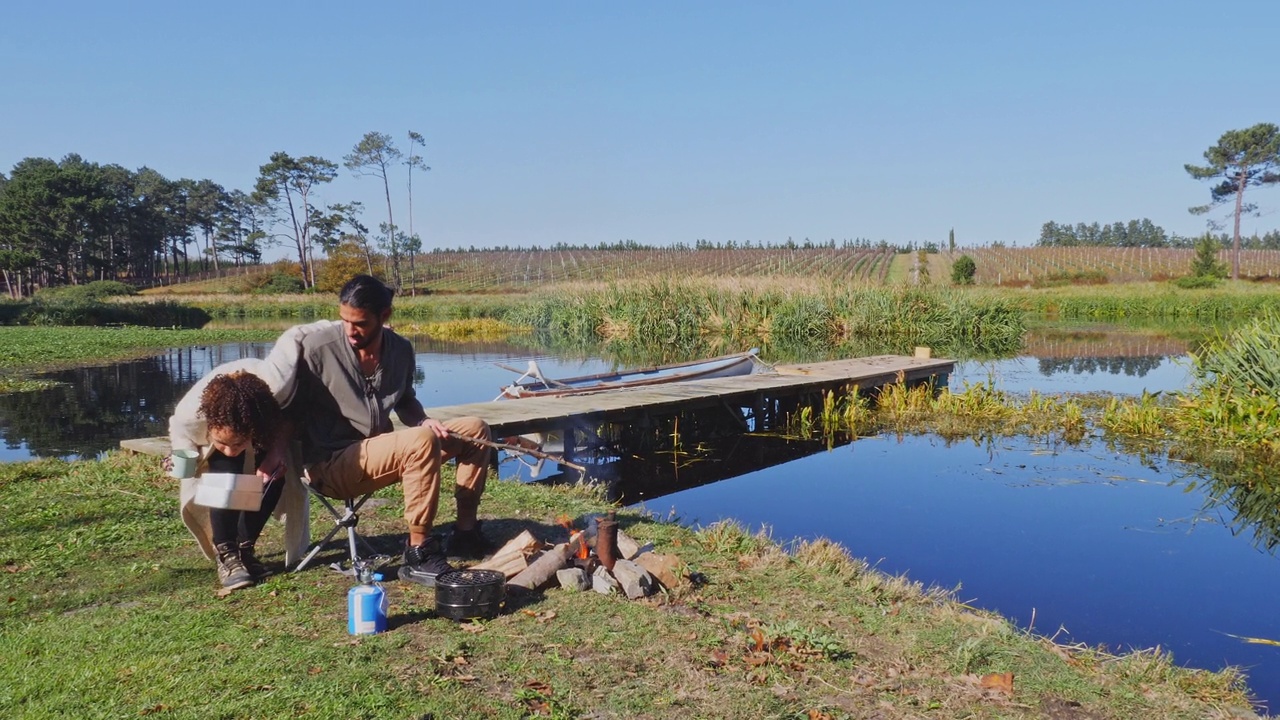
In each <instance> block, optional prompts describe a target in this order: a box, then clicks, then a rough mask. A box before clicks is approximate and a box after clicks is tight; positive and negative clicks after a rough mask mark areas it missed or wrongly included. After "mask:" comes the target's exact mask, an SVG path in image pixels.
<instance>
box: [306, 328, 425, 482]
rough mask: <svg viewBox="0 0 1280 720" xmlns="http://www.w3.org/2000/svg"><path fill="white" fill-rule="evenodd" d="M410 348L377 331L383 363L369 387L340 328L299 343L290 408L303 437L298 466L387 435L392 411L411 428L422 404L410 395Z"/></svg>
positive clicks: (413, 366) (399, 339)
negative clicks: (300, 462) (295, 387)
mask: <svg viewBox="0 0 1280 720" xmlns="http://www.w3.org/2000/svg"><path fill="white" fill-rule="evenodd" d="M416 369H417V366H416V364H415V363H414V353H413V345H411V344H410V343H409V341H408V340H406V339H404V338H402V337H400V336H399V335H396V334H395V333H394V332H392V331H391V330H389V329H387V328H383V329H382V357H381V359H380V362H379V365H378V369H377V371H376V372H375V373H374V376H373V378H372V382H369V381H367V380H365V377H364V375H363V374H362V373H361V372H360V364H359V362H358V360H357V359H356V352H355V350H354V349H352V347H351V345H350V344H349V343H348V342H347V338H346V334H345V333H344V332H343V330H342V323H334V325H333V327H332V328H328V329H324V330H320V331H318V332H314V333H311V334H310V335H307V336H306V337H304V338H303V339H302V353H301V358H300V360H299V363H298V391H297V394H296V395H295V396H294V402H293V403H292V404H291V405H290V406H289V414H290V416H291V417H292V418H293V419H294V421H295V422H296V423H297V425H298V429H299V430H300V435H301V437H302V455H303V462H304V463H307V464H310V463H314V462H320V461H322V460H328V459H329V458H330V457H331V456H332V455H333V454H334V453H335V452H337V451H339V450H342V449H344V448H346V447H347V446H349V445H351V444H352V443H356V442H360V441H361V440H364V439H366V438H371V437H373V436H375V435H380V434H382V433H385V432H390V431H391V411H392V410H395V411H396V414H397V415H399V416H400V420H401V421H403V422H405V423H406V424H416V423H417V421H418V420H420V419H421V416H422V404H421V403H419V402H418V398H417V396H416V395H415V394H414V391H413V374H414V371H415V370H416Z"/></svg>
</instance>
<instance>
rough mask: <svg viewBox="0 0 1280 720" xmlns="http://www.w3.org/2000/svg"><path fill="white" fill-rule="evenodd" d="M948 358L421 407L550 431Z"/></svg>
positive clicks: (859, 361) (886, 375)
mask: <svg viewBox="0 0 1280 720" xmlns="http://www.w3.org/2000/svg"><path fill="white" fill-rule="evenodd" d="M954 367H955V362H954V361H952V360H945V359H929V358H914V357H905V356H901V355H878V356H875V357H865V358H855V359H850V360H832V361H829V362H819V363H807V364H802V365H779V366H777V367H776V368H775V370H776V373H764V374H759V375H739V376H736V377H724V378H711V379H707V380H687V381H682V382H678V383H669V384H658V385H650V386H646V387H636V388H624V389H619V390H601V391H598V392H592V393H581V394H575V395H565V396H560V397H532V398H523V399H520V400H503V401H498V402H492V401H491V402H479V403H466V404H463V405H445V406H441V407H433V408H427V415H429V416H430V417H433V418H438V419H440V420H449V419H452V418H457V417H463V416H468V415H474V416H476V417H479V418H482V419H484V420H485V422H487V423H489V426H490V428H491V429H492V430H493V434H494V436H495V437H501V436H506V435H523V434H526V433H534V432H554V431H559V430H562V429H564V428H566V427H582V426H584V425H597V424H603V423H627V422H633V421H635V420H636V419H637V418H639V417H642V416H656V415H665V414H674V413H677V412H685V411H688V410H697V409H699V408H704V407H724V406H729V407H739V408H756V409H763V407H764V406H765V405H766V404H768V403H770V402H771V401H776V400H778V399H781V398H799V397H802V396H805V395H812V394H820V393H825V392H826V391H828V390H836V389H839V388H843V387H846V386H849V385H857V386H858V387H859V389H861V390H869V389H871V388H876V387H880V386H882V385H886V384H889V383H893V382H896V381H897V380H898V378H899V375H901V377H902V378H903V380H905V381H906V382H907V383H909V384H914V383H919V382H927V381H930V380H938V381H939V382H938V383H937V384H939V385H941V384H944V383H945V378H946V376H947V375H949V374H950V373H951V371H952V370H953V369H954Z"/></svg>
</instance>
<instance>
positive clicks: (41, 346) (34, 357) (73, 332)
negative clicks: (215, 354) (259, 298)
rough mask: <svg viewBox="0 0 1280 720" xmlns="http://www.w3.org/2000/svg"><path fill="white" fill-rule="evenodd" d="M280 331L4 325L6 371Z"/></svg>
mask: <svg viewBox="0 0 1280 720" xmlns="http://www.w3.org/2000/svg"><path fill="white" fill-rule="evenodd" d="M279 334H280V332H279V331H278V330H180V329H166V328H149V327H136V326H129V327H53V326H40V327H35V326H29V327H0V374H3V373H4V372H5V371H8V370H13V369H16V368H22V369H27V370H30V369H42V370H43V369H50V368H52V367H56V366H60V365H71V364H82V363H86V362H91V361H111V360H121V359H126V358H131V357H138V356H140V355H144V354H147V353H149V352H151V351H154V350H156V349H161V348H170V347H190V346H192V345H214V344H218V343H227V342H249V341H263V340H274V339H275V338H276V337H277V336H278V335H279Z"/></svg>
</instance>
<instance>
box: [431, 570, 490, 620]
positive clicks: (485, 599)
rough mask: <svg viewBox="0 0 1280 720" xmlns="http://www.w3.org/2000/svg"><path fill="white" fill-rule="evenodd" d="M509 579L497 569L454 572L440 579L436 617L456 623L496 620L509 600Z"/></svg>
mask: <svg viewBox="0 0 1280 720" xmlns="http://www.w3.org/2000/svg"><path fill="white" fill-rule="evenodd" d="M506 591H507V576H506V575H503V574H502V573H501V572H498V571H497V570H471V569H467V568H463V569H460V570H450V571H449V572H444V573H440V574H439V575H437V576H436V614H437V615H439V616H440V617H447V618H450V619H452V620H471V619H474V618H486V619H487V618H494V617H497V616H498V612H499V611H500V610H501V609H502V600H503V598H504V597H506Z"/></svg>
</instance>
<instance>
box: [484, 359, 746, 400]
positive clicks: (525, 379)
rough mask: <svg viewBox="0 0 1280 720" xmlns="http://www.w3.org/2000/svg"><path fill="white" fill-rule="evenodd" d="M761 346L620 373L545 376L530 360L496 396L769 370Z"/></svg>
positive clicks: (620, 386)
mask: <svg viewBox="0 0 1280 720" xmlns="http://www.w3.org/2000/svg"><path fill="white" fill-rule="evenodd" d="M759 352H760V351H759V349H758V348H751V349H750V350H747V351H746V352H740V353H733V354H731V355H721V356H719V357H714V358H707V359H704V360H690V361H688V362H682V363H672V364H669V365H657V366H654V367H645V368H636V369H632V370H620V371H616V372H607V373H596V374H594V375H581V376H579V377H570V378H559V379H551V378H547V377H545V376H543V374H542V371H541V370H540V369H539V368H538V364H537V363H536V362H534V361H533V360H530V361H529V368H528V369H527V370H525V371H524V374H523V375H521V376H520V377H519V378H518V379H517V380H516V381H515V382H513V383H511V384H510V385H508V386H506V387H504V388H502V393H501V394H500V395H499V396H498V398H496V399H504V398H505V399H520V398H530V397H559V396H564V395H578V394H581V393H589V392H597V391H600V390H620V389H623V388H632V387H646V386H649V385H661V384H666V383H676V382H685V381H688V380H706V379H709V378H718V377H735V376H738V375H752V374H755V373H759V372H763V371H765V370H766V369H767V368H768V366H767V365H765V364H764V362H763V361H762V360H760V358H759V357H758V354H759ZM501 367H504V368H506V369H508V370H511V371H512V372H520V370H518V369H515V368H510V367H507V366H505V365H503V366H501Z"/></svg>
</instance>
